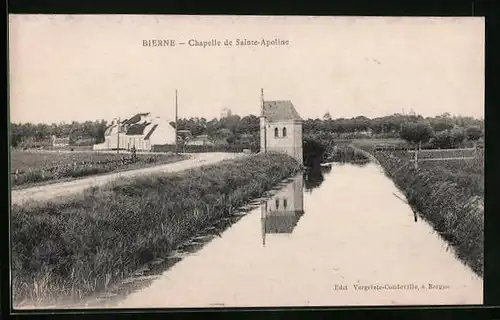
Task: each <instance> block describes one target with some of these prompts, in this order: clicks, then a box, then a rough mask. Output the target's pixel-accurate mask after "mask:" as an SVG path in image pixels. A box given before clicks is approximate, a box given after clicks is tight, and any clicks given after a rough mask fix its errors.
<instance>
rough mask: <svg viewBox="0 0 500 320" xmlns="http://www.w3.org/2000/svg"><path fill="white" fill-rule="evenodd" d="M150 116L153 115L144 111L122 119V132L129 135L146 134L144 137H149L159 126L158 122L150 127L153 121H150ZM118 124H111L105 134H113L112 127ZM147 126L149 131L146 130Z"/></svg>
mask: <svg viewBox="0 0 500 320" xmlns="http://www.w3.org/2000/svg"><path fill="white" fill-rule="evenodd" d="M150 116H151V113H150V112H142V113H137V114H135V115H134V116H133V117H132V118H130V119H125V120H123V121H121V122H120V132H121V133H124V134H125V135H127V136H132V135H145V137H144V139H145V140H147V139H149V138H150V137H151V135H152V134H153V132H154V131H155V130H156V128H157V127H158V125H157V124H155V125H153V126H150V127H148V126H149V125H150V124H151V121H148V120H149V119H151V118H150ZM144 117H148V118H149V119H144ZM141 120H142V122H141ZM116 126H117V124H116V123H113V124H112V125H111V126H109V127H108V128H107V129H106V131H105V135H107V136H109V135H110V134H111V131H112V129H113V128H116ZM146 128H148V129H149V131H148V132H145V129H146Z"/></svg>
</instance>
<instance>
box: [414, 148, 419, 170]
mask: <svg viewBox="0 0 500 320" xmlns="http://www.w3.org/2000/svg"><path fill="white" fill-rule="evenodd" d="M418 151H419V150H418V148H415V160H414V161H415V169H418Z"/></svg>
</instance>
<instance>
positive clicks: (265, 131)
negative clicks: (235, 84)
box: [260, 88, 267, 153]
mask: <svg viewBox="0 0 500 320" xmlns="http://www.w3.org/2000/svg"><path fill="white" fill-rule="evenodd" d="M260 116H261V121H262V119H263V117H264V88H261V89H260ZM264 119H265V118H264ZM261 126H262V124H261ZM261 130H262V131H263V133H261V135H262V134H263V135H264V146H261V149H264V153H267V128H266V123H265V121H264V127H263V128H261ZM261 141H262V140H261Z"/></svg>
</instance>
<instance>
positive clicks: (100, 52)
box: [8, 14, 485, 310]
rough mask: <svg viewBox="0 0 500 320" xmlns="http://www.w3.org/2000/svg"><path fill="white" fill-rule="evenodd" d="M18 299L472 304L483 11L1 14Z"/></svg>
mask: <svg viewBox="0 0 500 320" xmlns="http://www.w3.org/2000/svg"><path fill="white" fill-rule="evenodd" d="M8 28H9V33H8V37H9V39H8V47H9V49H8V55H9V57H8V65H9V69H8V70H9V71H8V72H9V144H10V148H9V152H10V167H9V171H10V213H9V218H10V250H11V259H10V277H11V295H12V308H13V309H14V310H41V309H43V310H47V309H86V310H88V309H116V310H118V309H120V310H121V309H131V308H134V309H149V308H162V309H169V308H253V307H274V308H280V307H360V306H443V305H447V306H449V305H482V304H483V276H484V149H485V144H484V141H485V140H484V136H485V125H484V122H485V120H484V96H485V95H484V91H485V88H484V87H485V80H484V75H485V57H484V56H485V20H484V18H482V17H375V16H329V17H328V16H321V17H320V16H236V15H225V16H224V15H206V16H203V15H198V16H195V15H118V14H114V15H103V14H101V15H77V14H73V15H70V14H68V15H63V14H60V15H55V14H54V15H48V14H47V15H44V14H35V15H29V14H10V15H9V24H8Z"/></svg>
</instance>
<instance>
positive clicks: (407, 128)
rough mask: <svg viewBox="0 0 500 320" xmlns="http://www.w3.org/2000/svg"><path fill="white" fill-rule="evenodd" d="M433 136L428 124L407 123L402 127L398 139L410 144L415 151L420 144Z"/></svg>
mask: <svg viewBox="0 0 500 320" xmlns="http://www.w3.org/2000/svg"><path fill="white" fill-rule="evenodd" d="M433 136H434V130H432V127H431V125H430V124H429V123H428V122H424V121H420V122H408V123H406V124H404V125H403V126H402V130H401V132H400V137H401V138H402V139H404V140H406V141H408V142H409V143H411V144H414V145H415V149H416V148H417V147H418V146H420V145H421V144H422V143H426V142H428V141H429V140H430V139H431V138H432V137H433Z"/></svg>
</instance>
